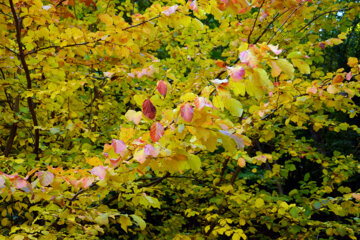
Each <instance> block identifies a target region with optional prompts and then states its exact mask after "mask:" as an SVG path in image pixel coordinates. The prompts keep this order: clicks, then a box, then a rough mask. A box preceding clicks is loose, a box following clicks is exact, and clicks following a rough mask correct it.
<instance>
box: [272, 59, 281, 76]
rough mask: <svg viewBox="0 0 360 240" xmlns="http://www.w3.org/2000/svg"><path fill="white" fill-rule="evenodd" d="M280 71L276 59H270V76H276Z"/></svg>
mask: <svg viewBox="0 0 360 240" xmlns="http://www.w3.org/2000/svg"><path fill="white" fill-rule="evenodd" d="M280 73H281V69H280V67H279V66H278V65H277V64H276V61H271V76H272V77H277V76H279V75H280Z"/></svg>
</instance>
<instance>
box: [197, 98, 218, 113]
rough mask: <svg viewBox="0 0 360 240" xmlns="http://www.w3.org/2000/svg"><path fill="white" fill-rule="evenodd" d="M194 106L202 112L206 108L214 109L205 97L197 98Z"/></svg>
mask: <svg viewBox="0 0 360 240" xmlns="http://www.w3.org/2000/svg"><path fill="white" fill-rule="evenodd" d="M194 104H195V107H196V108H197V109H198V110H202V109H203V108H204V107H211V108H213V107H214V106H213V105H212V104H211V102H210V101H209V100H208V99H206V98H204V97H196V98H195V100H194Z"/></svg>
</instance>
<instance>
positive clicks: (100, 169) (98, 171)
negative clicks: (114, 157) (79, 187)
mask: <svg viewBox="0 0 360 240" xmlns="http://www.w3.org/2000/svg"><path fill="white" fill-rule="evenodd" d="M91 174H92V175H95V176H97V177H99V179H100V180H103V179H105V176H106V169H105V167H104V166H97V167H94V168H93V169H92V170H91Z"/></svg>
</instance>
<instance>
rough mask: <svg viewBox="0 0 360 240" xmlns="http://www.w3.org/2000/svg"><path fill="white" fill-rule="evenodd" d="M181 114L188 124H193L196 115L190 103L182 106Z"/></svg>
mask: <svg viewBox="0 0 360 240" xmlns="http://www.w3.org/2000/svg"><path fill="white" fill-rule="evenodd" d="M180 114H181V117H182V118H183V119H184V120H185V121H186V122H191V120H192V118H193V115H194V109H193V107H192V106H191V105H190V104H189V103H186V104H185V105H182V106H181V108H180Z"/></svg>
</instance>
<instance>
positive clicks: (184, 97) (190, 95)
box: [180, 92, 197, 102]
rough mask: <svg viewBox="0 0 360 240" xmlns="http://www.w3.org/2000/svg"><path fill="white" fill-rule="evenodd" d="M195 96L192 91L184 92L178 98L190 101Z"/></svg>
mask: <svg viewBox="0 0 360 240" xmlns="http://www.w3.org/2000/svg"><path fill="white" fill-rule="evenodd" d="M196 97H197V96H196V95H195V94H194V93H191V92H190V93H185V94H184V95H182V96H181V97H180V100H181V101H183V102H192V101H194V99H195V98H196Z"/></svg>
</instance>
